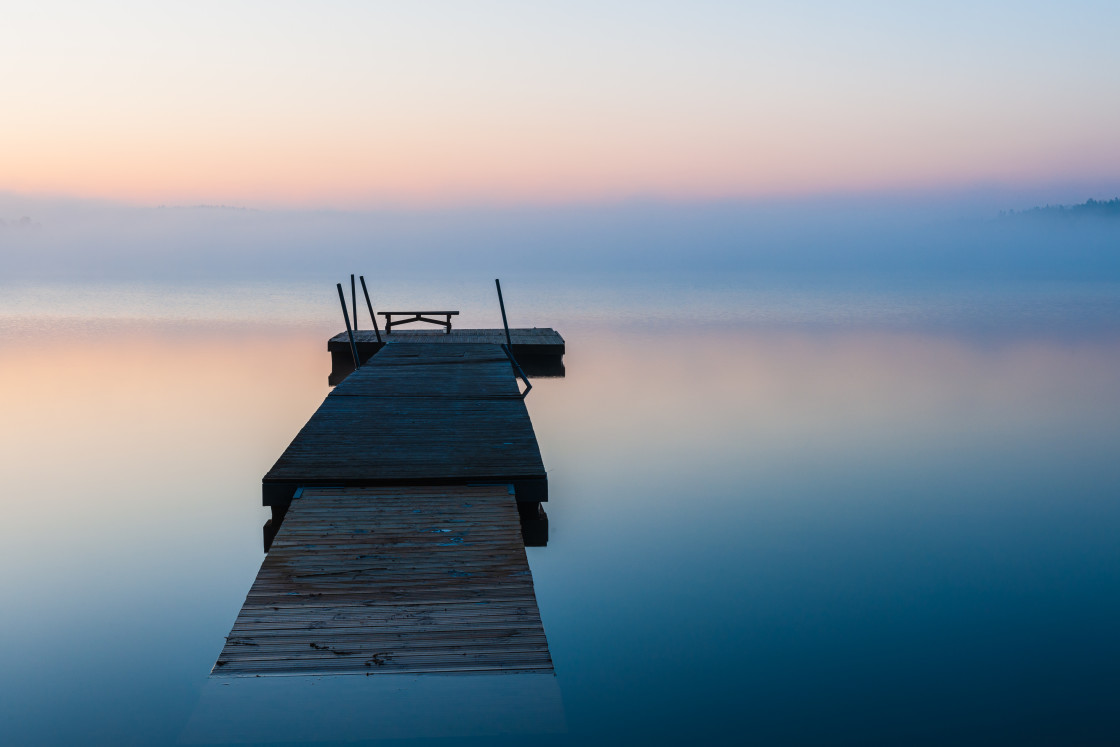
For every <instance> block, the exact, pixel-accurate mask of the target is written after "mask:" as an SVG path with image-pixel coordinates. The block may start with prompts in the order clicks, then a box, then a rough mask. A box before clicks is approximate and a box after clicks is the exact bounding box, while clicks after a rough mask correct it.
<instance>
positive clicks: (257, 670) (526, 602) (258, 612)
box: [212, 485, 552, 677]
mask: <svg viewBox="0 0 1120 747" xmlns="http://www.w3.org/2000/svg"><path fill="white" fill-rule="evenodd" d="M551 671H552V659H551V656H550V654H549V651H548V641H547V639H546V638H545V634H544V627H543V626H542V624H541V619H540V612H539V611H538V609H537V604H536V598H535V596H534V593H533V579H532V574H531V572H530V570H529V565H528V562H527V559H526V557H525V548H524V546H523V544H522V541H521V532H520V524H519V519H518V513H517V506H516V502H515V499H514V496H512V495H511V494H510V492H509V489H508V488H507V487H505V486H500V485H490V486H473V487H472V486H458V487H446V486H412V487H400V488H334V489H332V488H312V489H305V490H304V491H303V492H302V495H301V497H300V498H299V499H297V500H295V501H294V502H293V503H292V506H291V508H290V509H289V511H288V516H287V518H286V519H285V520H284V523H283V525H282V526H281V527H280V530H279V532H278V534H277V536H276V539H275V540H274V542H273V548H272V550H271V551H270V553H269V554H268V556H266V558H265V561H264V563H263V564H262V566H261V570H260V572H259V573H258V574H257V578H256V580H255V581H254V583H253V587H252V588H251V589H250V591H249V594H248V596H247V597H246V600H245V604H244V606H243V607H242V609H241V613H240V614H239V615H238V617H237V621H236V622H235V623H234V625H233V629H232V630H231V631H230V635H229V636H228V638H227V640H226V645H225V647H224V648H223V650H222V653H221V655H220V656H219V658H218V661H217V662H216V663H215V665H214V669H213V670H212V675H214V676H223V677H224V676H263V675H310V674H322V675H328V674H362V675H370V674H380V673H411V674H423V673H444V674H451V673H480V672H551Z"/></svg>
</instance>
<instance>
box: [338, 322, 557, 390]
mask: <svg viewBox="0 0 1120 747" xmlns="http://www.w3.org/2000/svg"><path fill="white" fill-rule="evenodd" d="M509 336H510V341H511V342H512V343H513V345H512V349H513V354H514V355H515V356H516V357H517V361H518V362H519V363H520V364H521V366H522V368H524V369H525V372H526V373H528V374H529V375H530V376H548V377H558V376H563V375H564V363H563V358H564V338H563V337H561V336H560V333H558V332H557V331H556V330H554V329H548V328H538V327H521V328H515V329H511V330H510V331H509ZM381 340H382V341H381V342H380V343H378V341H377V336H376V333H375V332H374V331H373V330H372V329H362V330H357V331H355V332H354V345H355V347H356V348H357V350H358V359H359V360H360V361H361V362H362V363H363V364H365V363H366V361H368V360H369V359H370V358H371V357H372V356H373V355H374V354H376V353H377V351H379V350H380V349H381V348H383V347H384V346H385V345H389V344H399V343H432V344H437V345H479V344H482V345H501V344H503V343H505V341H506V335H505V331H504V330H501V329H452V330H451V331H450V332H444V331H443V330H429V329H408V330H402V329H398V330H395V331H393V332H391V333H388V332H384V331H382V332H381ZM327 350H328V351H329V352H330V354H331V375H330V379H329V383H330V384H331V386H334V385H335V384H338V383H341V382H342V381H343V380H344V379H345V378H346V377H347V376H348V375H349V374H350V372H352V371H353V370H354V354H353V352H352V351H351V349H350V340H349V338H348V337H347V335H346V333H345V332H340V333H338V334H337V335H335V336H334V337H332V338H330V340H328V341H327Z"/></svg>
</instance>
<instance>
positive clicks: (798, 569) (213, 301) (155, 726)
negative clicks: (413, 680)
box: [0, 278, 1120, 745]
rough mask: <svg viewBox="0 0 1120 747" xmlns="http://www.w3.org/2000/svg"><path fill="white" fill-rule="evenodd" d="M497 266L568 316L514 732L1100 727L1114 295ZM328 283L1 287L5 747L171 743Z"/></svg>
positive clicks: (516, 311) (1107, 650)
mask: <svg viewBox="0 0 1120 747" xmlns="http://www.w3.org/2000/svg"><path fill="white" fill-rule="evenodd" d="M503 285H504V286H505V288H506V300H507V305H508V306H509V308H510V312H511V323H513V324H515V325H517V326H532V325H538V326H552V327H555V328H556V329H558V330H559V331H560V332H561V333H562V334H563V335H564V336H565V338H566V339H567V342H568V354H567V356H566V367H567V376H566V377H565V378H563V379H539V380H537V381H536V382H534V383H535V386H534V389H533V392H532V394H531V395H530V396H529V398H528V400H527V404H528V406H529V410H530V413H531V415H532V417H533V422H534V426H535V428H536V431H537V435H538V439H539V441H540V444H541V449H542V453H543V456H544V460H545V465H546V467H547V468H548V470H549V484H550V497H551V500H550V502H549V503H548V506H547V508H548V512H549V516H550V520H551V536H550V541H549V544H548V546H547V547H544V548H530V549H529V550H528V555H529V560H530V564H531V567H532V570H533V575H534V579H535V583H536V591H537V598H538V602H539V606H540V610H541V615H542V619H543V622H544V626H545V630H546V632H547V634H548V640H549V645H550V649H551V652H552V656H553V660H554V663H555V667H556V677H557V683H558V685H559V689H560V691H561V693H562V697H563V704H564V712H565V718H566V721H567V732H566V733H564V734H559V735H544V736H532V737H526V736H521V737H516V738H510V739H508V740H507V741H508V742H509V743H524V742H527V741H529V740H530V739H531V740H532V741H533V742H534V743H538V744H558V745H568V744H580V745H583V744H616V743H620V742H622V743H643V744H680V743H734V744H740V743H757V744H903V743H905V744H945V743H956V744H960V743H965V744H992V743H1008V744H1115V743H1118V742H1120V720H1118V719H1117V718H1116V715H1115V714H1116V703H1117V702H1120V675H1118V674H1117V672H1120V643H1118V642H1117V637H1116V635H1115V631H1116V630H1117V628H1118V625H1120V543H1118V542H1117V540H1116V538H1117V536H1118V530H1120V501H1118V499H1117V497H1118V496H1120V459H1118V458H1117V457H1118V455H1120V417H1118V416H1120V386H1118V383H1120V382H1118V378H1117V371H1120V314H1118V313H1117V312H1118V311H1120V286H1116V285H1110V284H1080V285H1078V284H1064V285H1054V284H1034V285H1014V286H999V287H985V286H983V285H980V284H973V285H970V286H952V287H949V286H945V287H931V286H924V287H909V288H905V287H904V288H899V287H868V286H861V285H859V284H852V283H848V284H839V283H837V284H832V285H829V284H827V283H819V284H817V285H814V286H790V285H768V284H767V283H766V282H765V281H760V280H757V279H756V280H750V281H739V280H735V279H726V278H724V279H712V282H710V283H707V284H699V285H698V284H696V283H694V282H689V283H685V282H674V281H672V280H664V279H662V280H657V281H652V280H651V281H644V280H642V281H634V282H632V283H629V284H627V285H625V286H614V287H610V286H605V285H600V286H596V285H594V284H590V285H589V284H585V283H577V282H573V281H571V280H570V279H568V280H564V281H556V282H555V283H552V284H550V283H549V282H548V281H547V280H542V279H526V280H525V281H524V282H523V283H521V284H519V283H518V282H517V279H516V278H515V279H513V280H505V281H504V283H503ZM332 293H333V288H330V287H319V286H318V285H313V284H306V285H301V284H298V283H290V284H287V285H244V286H237V287H225V288H187V289H184V288H180V287H170V286H143V285H131V286H116V285H114V286H90V287H77V286H23V287H18V288H15V287H13V288H6V289H5V290H4V293H3V294H0V296H2V298H3V300H2V301H0V383H2V387H0V412H3V413H4V418H3V421H2V422H0V449H2V450H3V453H4V454H5V458H4V459H3V461H2V462H0V482H2V484H3V485H4V498H3V509H4V517H3V520H2V521H0V590H2V591H3V592H4V600H5V601H4V604H3V605H2V606H0V631H2V632H3V635H2V636H0V664H2V666H0V733H2V734H3V735H4V738H3V740H2V741H4V742H7V743H12V744H23V743H26V744H36V743H44V744H73V743H89V744H129V743H132V744H164V743H174V742H175V741H176V740H177V739H178V738H179V735H180V733H181V732H182V730H183V729H184V726H185V725H186V723H187V721H188V719H189V718H190V717H191V714H192V713H193V712H194V709H195V707H196V705H197V703H198V699H199V695H200V693H201V692H202V690H203V686H204V685H205V683H206V680H207V674H208V672H209V669H210V667H211V666H212V665H213V662H214V659H215V657H216V656H217V654H218V652H219V651H220V650H221V646H222V643H223V636H225V635H226V634H227V633H228V631H229V628H230V625H231V624H232V622H233V619H234V618H235V616H236V614H237V612H238V610H239V608H240V605H241V602H242V601H243V599H244V595H245V593H246V591H247V590H248V588H249V585H250V583H251V582H252V579H253V577H254V575H255V574H256V571H257V568H258V567H259V564H260V561H261V559H262V553H261V548H260V526H261V524H262V523H263V521H264V519H265V518H267V512H266V511H265V510H264V509H263V508H261V507H260V506H259V502H260V500H259V497H260V493H259V481H260V477H261V476H262V475H263V473H264V472H265V471H266V470H267V469H268V467H269V466H271V464H272V461H273V460H274V459H275V458H276V456H278V455H279V453H280V452H281V451H282V449H283V448H284V446H285V445H286V444H287V442H288V441H289V440H290V438H291V437H292V436H293V435H294V434H295V432H296V431H297V430H298V428H299V426H300V425H302V423H303V422H304V421H305V420H306V418H307V416H308V415H309V414H310V413H311V412H312V411H313V410H314V408H315V407H316V406H317V405H318V403H319V402H320V401H321V399H322V397H323V396H324V395H325V394H326V392H327V386H326V378H327V373H328V369H329V359H328V356H327V354H326V351H325V338H326V337H327V336H328V335H329V334H333V333H334V332H336V331H337V329H336V327H337V326H338V324H337V323H336V320H335V315H336V311H335V308H334V305H333V304H334V303H336V301H337V297H333V298H332ZM383 297H384V299H385V300H384V303H383V304H382V305H383V306H392V305H394V302H395V301H396V300H400V301H402V302H403V301H407V300H408V299H416V298H426V299H427V298H433V299H439V300H441V301H445V300H447V301H450V302H451V303H452V304H453V307H455V308H461V309H462V310H463V316H462V325H463V326H496V324H497V312H496V308H495V304H494V302H493V299H492V298H491V297H490V287H487V286H486V285H482V284H473V285H472V284H471V283H469V282H467V281H462V282H456V283H448V284H446V285H443V286H438V287H435V288H432V287H422V286H401V287H392V288H385V289H383ZM397 305H400V303H397ZM405 305H408V304H405ZM432 707H433V709H437V710H438V707H439V705H438V704H433V706H432ZM244 718H245V719H246V720H247V721H251V720H252V719H253V718H254V714H253V713H246V714H244ZM338 736H339V735H332V734H331V733H330V732H329V729H326V730H325V731H324V733H323V734H322V738H323V740H324V741H325V742H329V741H331V740H332V739H335V738H337V737H338ZM369 736H370V737H376V735H375V734H370V735H369ZM495 741H501V740H496V739H494V738H480V739H476V740H474V741H473V742H472V741H471V740H467V739H454V738H453V739H449V740H447V743H454V744H461V743H466V742H470V743H476V742H477V743H479V744H486V743H493V742H495Z"/></svg>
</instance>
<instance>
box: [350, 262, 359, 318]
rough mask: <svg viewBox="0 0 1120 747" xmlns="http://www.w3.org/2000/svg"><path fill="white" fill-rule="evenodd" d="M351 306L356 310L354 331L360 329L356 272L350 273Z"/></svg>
mask: <svg viewBox="0 0 1120 747" xmlns="http://www.w3.org/2000/svg"><path fill="white" fill-rule="evenodd" d="M350 308H351V309H352V310H353V311H354V331H355V332H357V331H358V292H357V291H356V290H355V289H354V273H350Z"/></svg>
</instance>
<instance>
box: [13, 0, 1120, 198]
mask: <svg viewBox="0 0 1120 747" xmlns="http://www.w3.org/2000/svg"><path fill="white" fill-rule="evenodd" d="M1117 29H1120V3H1116V2H1115V1H1114V0H1112V1H1109V2H1104V1H1098V2H1088V1H1083V2H1066V3H1060V4H1059V3H1053V2H1023V1H1022V0H1020V1H1019V2H991V1H987V2H985V1H980V2H977V1H975V0H973V1H971V2H941V3H936V4H934V3H915V2H780V3H779V2H753V3H752V2H743V1H742V0H740V1H739V2H721V1H715V0H708V1H699V2H691V3H669V2H657V1H655V0H644V1H643V2H636V1H634V2H632V1H630V0H610V1H599V2H585V1H584V0H571V1H570V2H565V3H547V4H545V3H519V2H504V1H490V2H463V1H459V2H454V1H451V0H446V1H436V0H433V1H429V2H417V3H387V2H343V1H339V0H336V1H333V2H319V3H315V4H311V3H297V2H228V1H223V2H220V3H219V2H210V1H207V0H202V1H198V2H191V3H174V4H168V3H149V2H139V1H135V0H133V1H123V2H100V1H93V2H90V1H85V2H72V1H70V0H41V1H40V2H36V3H20V4H13V5H9V6H7V7H5V10H4V18H3V24H2V27H0V70H3V71H4V72H5V75H4V79H3V85H2V87H0V101H3V103H2V104H0V111H2V116H0V190H4V191H10V192H17V193H24V194H29V193H30V194H62V195H74V196H80V197H98V198H109V199H115V200H125V201H128V202H137V203H141V204H160V203H193V202H207V203H229V204H242V205H261V206H267V205H277V206H279V205H284V206H306V207H340V208H351V207H375V206H386V205H390V206H391V205H433V204H434V205H439V204H444V205H446V204H478V203H507V204H508V203H513V204H518V203H556V202H589V201H590V202H596V201H602V200H617V199H626V198H632V197H656V198H666V199H688V200H694V199H707V198H721V199H722V198H741V197H757V196H772V195H802V194H818V193H834V192H852V191H856V192H858V191H867V190H892V189H929V188H934V189H943V188H949V189H955V188H963V187H969V186H973V185H978V184H986V185H990V184H1018V185H1023V184H1049V183H1054V184H1058V183H1062V184H1078V183H1085V184H1090V183H1093V184H1099V183H1101V182H1102V181H1113V182H1115V180H1116V178H1117V175H1118V174H1120V138H1117V137H1116V133H1117V132H1120V96H1117V95H1116V83H1115V79H1114V76H1115V71H1116V70H1117V69H1120V45H1118V44H1116V30H1117Z"/></svg>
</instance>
